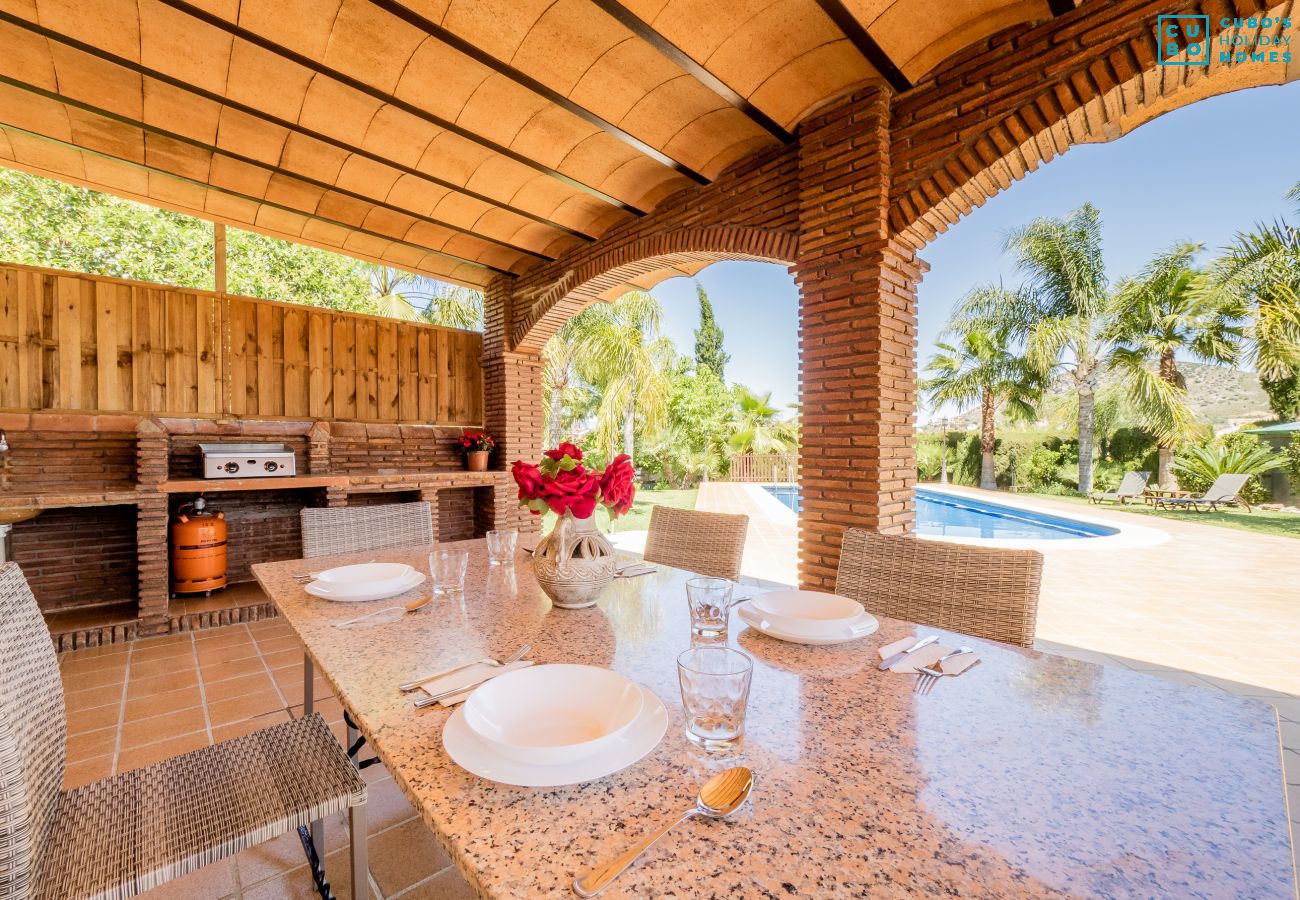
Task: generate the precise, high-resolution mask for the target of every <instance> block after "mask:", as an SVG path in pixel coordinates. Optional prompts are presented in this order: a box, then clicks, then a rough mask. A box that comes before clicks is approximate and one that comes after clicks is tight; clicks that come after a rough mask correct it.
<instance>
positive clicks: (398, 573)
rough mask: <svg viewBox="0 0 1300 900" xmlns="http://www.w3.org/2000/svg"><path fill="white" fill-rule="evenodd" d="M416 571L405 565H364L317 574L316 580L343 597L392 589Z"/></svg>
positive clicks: (339, 567)
mask: <svg viewBox="0 0 1300 900" xmlns="http://www.w3.org/2000/svg"><path fill="white" fill-rule="evenodd" d="M414 571H415V569H414V568H412V567H411V566H408V565H406V564H405V563H362V564H360V565H355V566H338V567H337V568H333V569H326V570H325V571H323V572H317V573H316V578H315V580H316V581H317V582H318V583H320V584H323V585H326V586H327V587H328V588H329V589H330V590H331V591H333V592H334V593H336V594H338V595H339V596H343V595H345V594H364V593H369V592H370V591H375V590H380V589H382V588H389V587H392V586H393V585H396V584H400V583H402V582H403V581H405V580H407V579H409V578H410V577H411V573H413V572H414Z"/></svg>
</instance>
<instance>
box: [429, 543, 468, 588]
mask: <svg viewBox="0 0 1300 900" xmlns="http://www.w3.org/2000/svg"><path fill="white" fill-rule="evenodd" d="M468 568H469V551H468V550H464V549H459V548H458V549H451V548H448V549H443V550H434V551H433V552H432V553H430V554H429V574H431V575H432V576H433V592H434V593H435V594H446V595H455V594H461V593H464V591H465V570H466V569H468Z"/></svg>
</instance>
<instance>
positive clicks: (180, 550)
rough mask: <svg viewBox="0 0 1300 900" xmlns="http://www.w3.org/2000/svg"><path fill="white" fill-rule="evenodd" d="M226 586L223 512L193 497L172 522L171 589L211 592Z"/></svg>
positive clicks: (181, 591)
mask: <svg viewBox="0 0 1300 900" xmlns="http://www.w3.org/2000/svg"><path fill="white" fill-rule="evenodd" d="M225 586H226V516H225V513H221V512H218V511H216V510H209V509H207V501H206V500H204V499H203V498H202V497H196V498H195V499H194V501H193V502H191V503H186V504H183V505H182V506H181V508H180V509H179V510H177V514H176V521H174V522H172V593H174V594H197V593H200V592H206V593H211V592H212V591H215V590H217V589H218V588H223V587H225Z"/></svg>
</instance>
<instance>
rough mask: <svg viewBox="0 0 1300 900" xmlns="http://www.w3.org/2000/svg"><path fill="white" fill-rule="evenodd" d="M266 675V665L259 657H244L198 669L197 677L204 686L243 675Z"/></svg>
mask: <svg viewBox="0 0 1300 900" xmlns="http://www.w3.org/2000/svg"><path fill="white" fill-rule="evenodd" d="M255 674H263V675H264V674H266V664H265V663H264V662H263V661H262V657H261V656H256V655H255V656H245V657H244V658H242V659H231V660H224V661H222V662H214V663H209V664H207V665H204V666H200V667H199V675H200V676H201V677H202V679H203V683H204V684H211V683H213V682H217V681H227V680H229V679H231V678H240V677H242V676H244V675H255Z"/></svg>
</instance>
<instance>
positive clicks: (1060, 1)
mask: <svg viewBox="0 0 1300 900" xmlns="http://www.w3.org/2000/svg"><path fill="white" fill-rule="evenodd" d="M1047 7H1048V9H1050V10H1051V11H1052V18H1060V17H1061V16H1063V15H1065V14H1066V13H1068V12H1070V11H1072V10H1073V9H1074V0H1047Z"/></svg>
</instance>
